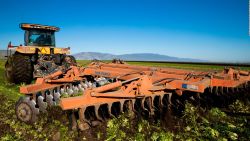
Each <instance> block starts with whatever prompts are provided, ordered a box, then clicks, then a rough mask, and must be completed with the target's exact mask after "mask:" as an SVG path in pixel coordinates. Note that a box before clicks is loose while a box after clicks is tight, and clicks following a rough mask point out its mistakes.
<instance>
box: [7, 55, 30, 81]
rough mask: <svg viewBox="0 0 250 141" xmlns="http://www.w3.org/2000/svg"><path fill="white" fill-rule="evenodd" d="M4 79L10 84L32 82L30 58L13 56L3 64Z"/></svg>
mask: <svg viewBox="0 0 250 141" xmlns="http://www.w3.org/2000/svg"><path fill="white" fill-rule="evenodd" d="M5 77H6V79H7V81H9V82H11V83H16V84H19V83H26V84H30V83H31V81H32V80H33V66H32V62H31V60H30V57H29V56H27V55H22V54H14V55H13V56H11V57H9V58H8V60H7V62H6V64H5Z"/></svg>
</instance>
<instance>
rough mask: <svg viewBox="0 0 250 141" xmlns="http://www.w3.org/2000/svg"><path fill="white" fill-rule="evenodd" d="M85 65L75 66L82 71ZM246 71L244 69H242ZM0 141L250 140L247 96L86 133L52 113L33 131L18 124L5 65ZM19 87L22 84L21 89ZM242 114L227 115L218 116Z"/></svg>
mask: <svg viewBox="0 0 250 141" xmlns="http://www.w3.org/2000/svg"><path fill="white" fill-rule="evenodd" d="M89 62H90V61H78V63H79V64H81V65H83V66H84V65H86V64H88V63H89ZM130 64H133V65H144V66H154V67H155V66H160V67H174V68H181V69H197V70H221V69H223V67H221V66H211V65H192V64H168V63H145V62H130ZM243 69H245V70H250V68H249V67H245V68H243ZM0 75H1V77H0V141H7V140H9V141H13V140H18V141H19V140H65V141H68V140H131V141H132V140H139V141H140V140H142V141H143V140H154V141H156V140H162V141H166V140H221V141H226V140H250V116H249V113H250V102H249V92H248V96H247V97H245V98H242V99H239V100H236V101H235V102H234V103H233V104H232V105H230V106H228V107H227V108H226V109H219V108H216V107H213V108H211V109H202V108H199V107H194V106H193V105H192V104H190V103H186V106H185V111H184V116H182V117H174V116H172V117H163V118H162V119H159V120H151V119H149V120H146V119H144V118H137V119H134V120H131V119H129V118H127V117H126V115H123V114H122V115H120V116H119V117H117V118H112V119H110V120H109V121H106V122H104V123H103V124H102V125H101V126H98V127H94V128H91V129H90V130H87V131H84V132H81V131H72V130H71V129H70V128H69V120H68V117H67V113H66V112H65V111H62V110H61V109H60V107H52V108H50V109H48V112H47V113H43V114H41V115H40V116H39V120H38V122H36V123H35V124H34V125H27V124H25V123H22V122H19V121H18V120H17V119H16V116H15V102H16V101H17V100H18V98H19V97H20V96H21V94H19V87H20V85H14V84H9V83H8V82H6V81H5V79H4V61H3V60H2V61H0ZM22 85H24V84H22ZM225 110H226V111H231V112H233V113H238V112H241V113H245V115H237V114H232V115H227V114H226V113H225V112H223V111H225Z"/></svg>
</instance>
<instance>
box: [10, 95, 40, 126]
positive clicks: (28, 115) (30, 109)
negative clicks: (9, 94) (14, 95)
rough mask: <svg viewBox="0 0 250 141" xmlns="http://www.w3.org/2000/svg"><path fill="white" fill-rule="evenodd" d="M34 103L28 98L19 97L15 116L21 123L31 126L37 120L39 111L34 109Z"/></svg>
mask: <svg viewBox="0 0 250 141" xmlns="http://www.w3.org/2000/svg"><path fill="white" fill-rule="evenodd" d="M35 105H36V104H35V101H34V100H30V98H29V97H21V98H20V99H19V100H18V101H17V103H16V108H15V109H16V116H17V119H19V120H20V121H22V122H25V123H28V124H32V123H34V122H35V121H36V120H37V115H38V113H39V109H38V108H36V107H35Z"/></svg>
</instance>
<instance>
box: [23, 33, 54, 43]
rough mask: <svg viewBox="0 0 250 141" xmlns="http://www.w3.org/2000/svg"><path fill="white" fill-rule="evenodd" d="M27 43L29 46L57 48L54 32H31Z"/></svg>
mask: <svg viewBox="0 0 250 141" xmlns="http://www.w3.org/2000/svg"><path fill="white" fill-rule="evenodd" d="M26 42H27V45H29V46H55V36H54V32H51V31H43V30H30V31H28V39H27V40H26Z"/></svg>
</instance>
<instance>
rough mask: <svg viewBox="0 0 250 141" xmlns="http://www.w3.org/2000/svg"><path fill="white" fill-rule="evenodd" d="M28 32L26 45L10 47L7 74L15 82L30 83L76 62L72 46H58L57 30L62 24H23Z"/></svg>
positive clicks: (6, 65)
mask: <svg viewBox="0 0 250 141" xmlns="http://www.w3.org/2000/svg"><path fill="white" fill-rule="evenodd" d="M20 28H21V29H23V30H24V31H25V34H24V45H22V44H21V45H19V46H13V45H11V42H9V44H8V48H7V56H6V57H7V61H6V63H5V76H6V79H7V80H8V81H9V82H11V83H26V84H29V83H31V81H32V80H33V79H34V78H37V77H43V76H45V75H48V74H51V73H53V72H55V71H57V70H58V69H59V68H61V67H62V66H66V64H68V63H73V64H76V60H75V58H74V57H73V56H71V55H69V54H70V48H69V47H68V48H57V47H55V46H56V43H55V32H57V31H59V30H60V29H59V28H58V27H54V26H47V25H40V24H27V23H21V24H20Z"/></svg>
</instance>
